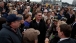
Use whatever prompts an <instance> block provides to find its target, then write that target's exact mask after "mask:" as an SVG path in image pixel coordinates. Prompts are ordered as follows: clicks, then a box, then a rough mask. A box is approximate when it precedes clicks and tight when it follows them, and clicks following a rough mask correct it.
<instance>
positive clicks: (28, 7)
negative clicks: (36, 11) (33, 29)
mask: <svg viewBox="0 0 76 43" xmlns="http://www.w3.org/2000/svg"><path fill="white" fill-rule="evenodd" d="M27 9H28V14H30V15H32V13H31V12H30V9H31V7H30V6H27Z"/></svg>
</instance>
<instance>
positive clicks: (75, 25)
mask: <svg viewBox="0 0 76 43" xmlns="http://www.w3.org/2000/svg"><path fill="white" fill-rule="evenodd" d="M71 38H74V39H76V22H74V23H73V25H72V33H71Z"/></svg>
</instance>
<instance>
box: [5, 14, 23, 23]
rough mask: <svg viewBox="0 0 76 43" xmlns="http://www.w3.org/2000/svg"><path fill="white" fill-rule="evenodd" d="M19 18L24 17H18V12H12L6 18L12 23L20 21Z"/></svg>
mask: <svg viewBox="0 0 76 43" xmlns="http://www.w3.org/2000/svg"><path fill="white" fill-rule="evenodd" d="M19 20H22V17H17V16H16V14H10V15H8V16H7V18H6V21H7V22H10V23H11V22H14V21H19Z"/></svg>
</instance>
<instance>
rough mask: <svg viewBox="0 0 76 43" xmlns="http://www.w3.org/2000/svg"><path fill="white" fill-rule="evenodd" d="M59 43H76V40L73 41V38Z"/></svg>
mask: <svg viewBox="0 0 76 43" xmlns="http://www.w3.org/2000/svg"><path fill="white" fill-rule="evenodd" d="M58 43H76V40H74V39H72V38H69V39H66V40H63V41H60V42H58Z"/></svg>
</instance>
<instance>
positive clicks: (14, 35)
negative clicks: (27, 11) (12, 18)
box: [0, 24, 22, 43]
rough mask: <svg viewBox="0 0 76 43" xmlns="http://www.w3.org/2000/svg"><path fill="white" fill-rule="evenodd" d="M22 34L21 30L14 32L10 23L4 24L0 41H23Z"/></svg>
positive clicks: (9, 42) (14, 42)
mask: <svg viewBox="0 0 76 43" xmlns="http://www.w3.org/2000/svg"><path fill="white" fill-rule="evenodd" d="M21 40H22V35H21V33H20V31H19V29H18V30H17V32H14V31H13V30H12V29H11V28H10V27H9V26H8V25H6V24H4V25H3V28H2V30H1V31H0V43H21Z"/></svg>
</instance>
